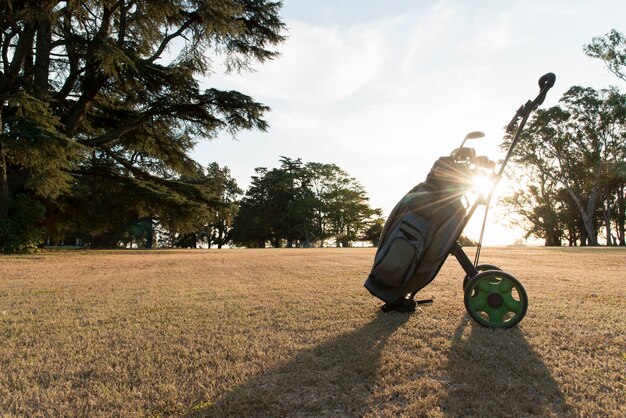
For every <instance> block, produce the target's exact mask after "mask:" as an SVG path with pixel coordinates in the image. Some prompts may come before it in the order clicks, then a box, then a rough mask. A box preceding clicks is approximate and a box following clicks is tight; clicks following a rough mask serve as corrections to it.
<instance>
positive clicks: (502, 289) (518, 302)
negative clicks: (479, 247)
mask: <svg viewBox="0 0 626 418" xmlns="http://www.w3.org/2000/svg"><path fill="white" fill-rule="evenodd" d="M464 302H465V309H467V313H469V315H470V316H471V317H472V319H473V320H475V321H476V322H478V323H479V324H480V325H482V326H485V327H488V328H511V327H514V326H515V325H517V324H519V322H520V321H521V320H522V318H524V315H526V310H527V309H528V296H526V291H525V290H524V286H522V284H521V283H520V282H519V280H517V279H516V278H515V277H513V276H512V275H510V274H508V273H505V272H503V271H499V270H487V271H483V272H481V273H478V274H477V275H476V276H474V277H473V278H472V279H471V280H470V281H469V282H468V283H467V287H466V288H465V293H464Z"/></svg>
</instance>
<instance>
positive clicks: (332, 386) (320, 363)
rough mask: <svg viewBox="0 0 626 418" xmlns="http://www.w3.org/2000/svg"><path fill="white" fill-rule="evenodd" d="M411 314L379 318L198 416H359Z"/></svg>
mask: <svg viewBox="0 0 626 418" xmlns="http://www.w3.org/2000/svg"><path fill="white" fill-rule="evenodd" d="M409 317H410V315H408V314H400V315H385V314H383V313H380V314H378V315H377V316H376V317H375V318H374V319H373V320H372V321H371V322H369V323H368V324H366V325H365V326H363V327H362V328H359V329H357V330H355V331H353V332H350V333H347V334H344V335H342V336H340V337H338V338H336V339H334V340H332V341H329V342H327V343H325V344H322V345H320V346H317V347H315V348H313V349H311V350H308V351H305V352H302V353H300V354H298V355H297V356H296V357H294V358H293V359H292V360H291V361H289V362H288V363H286V364H284V365H282V366H280V367H278V368H276V369H273V370H270V371H268V372H267V373H265V374H263V375H261V376H259V377H256V378H255V379H253V380H252V381H249V382H247V383H246V384H244V385H242V386H240V387H238V388H236V389H235V390H234V391H232V392H230V393H228V394H226V395H224V396H223V397H222V398H220V399H218V400H217V401H216V402H215V403H214V404H212V405H211V406H210V407H209V408H208V409H205V410H203V411H199V412H198V413H196V414H194V415H195V416H246V417H250V416H360V415H363V412H364V411H366V410H367V409H368V400H369V399H370V395H371V393H372V389H373V387H374V384H375V382H376V375H377V372H378V369H379V366H380V357H381V352H382V350H383V349H384V347H385V344H386V342H387V340H388V339H389V337H390V336H391V334H393V332H394V331H395V330H396V329H398V328H399V327H400V326H401V325H402V324H404V323H405V322H406V321H407V320H408V319H409Z"/></svg>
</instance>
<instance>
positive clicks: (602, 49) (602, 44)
mask: <svg viewBox="0 0 626 418" xmlns="http://www.w3.org/2000/svg"><path fill="white" fill-rule="evenodd" d="M584 51H585V54H587V55H588V56H590V57H592V58H599V59H601V60H602V61H604V64H605V65H606V67H607V68H608V69H609V71H611V72H612V73H613V74H615V75H616V76H617V77H618V78H620V79H621V80H622V81H626V36H624V35H623V34H622V33H620V32H618V31H617V30H615V29H612V30H611V31H610V32H609V33H607V34H606V35H604V36H597V37H594V38H593V39H592V40H591V43H590V44H589V45H585V47H584Z"/></svg>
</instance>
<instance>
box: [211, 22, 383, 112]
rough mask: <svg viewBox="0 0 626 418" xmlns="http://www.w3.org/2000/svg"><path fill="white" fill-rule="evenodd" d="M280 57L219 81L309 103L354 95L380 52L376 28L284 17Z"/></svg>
mask: <svg viewBox="0 0 626 418" xmlns="http://www.w3.org/2000/svg"><path fill="white" fill-rule="evenodd" d="M287 26H288V28H289V33H288V39H287V41H286V42H285V43H284V44H283V45H282V46H280V47H279V52H280V53H281V56H280V57H279V58H278V59H276V60H274V61H271V62H269V63H267V64H265V65H263V66H262V67H261V68H259V70H258V71H256V72H253V73H245V74H242V75H241V76H229V77H226V78H224V79H222V80H219V79H218V81H219V82H220V84H225V85H229V86H230V87H231V88H236V89H240V90H242V91H253V92H254V94H255V96H259V97H262V98H263V99H264V100H266V101H267V100H268V99H272V100H276V99H277V100H285V101H289V102H290V103H293V104H298V105H306V106H309V107H322V106H328V105H332V104H333V103H336V102H338V101H340V100H343V99H345V98H346V97H348V96H350V95H351V94H353V93H354V92H355V91H357V90H358V89H359V88H361V87H362V86H363V85H365V84H366V83H367V82H368V81H369V80H370V79H371V78H372V77H373V76H374V75H375V74H376V72H377V71H378V69H379V66H380V64H381V61H382V59H383V57H384V54H385V47H384V39H383V38H382V33H381V31H380V30H378V29H377V28H369V27H360V28H355V27H352V28H346V29H340V28H338V27H324V26H319V25H314V24H309V23H303V22H298V21H291V22H287Z"/></svg>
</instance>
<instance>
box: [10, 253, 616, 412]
mask: <svg viewBox="0 0 626 418" xmlns="http://www.w3.org/2000/svg"><path fill="white" fill-rule="evenodd" d="M469 252H470V253H471V252H472V251H471V249H470V251H469ZM373 254H374V253H373V250H372V249H306V250H305V249H302V250H297V249H292V250H271V249H266V250H221V251H217V250H212V251H203V250H194V251H119V252H114V251H109V252H105V251H102V252H100V251H72V252H44V253H41V254H37V255H33V256H4V257H0V416H36V415H40V416H77V415H78V416H120V415H121V416H172V415H174V416H435V417H437V416H459V415H465V416H528V415H541V416H551V415H552V416H615V417H618V416H626V406H625V402H624V401H625V400H626V386H625V385H626V379H625V376H624V374H625V370H626V320H625V318H624V317H625V314H626V305H625V304H624V301H625V300H626V281H625V280H626V277H625V276H626V275H625V272H626V251H624V250H611V251H598V250H596V249H565V250H551V249H544V248H487V249H484V250H483V256H482V260H483V261H484V262H488V263H493V264H497V265H500V266H501V267H502V268H503V269H504V270H505V271H508V272H510V273H512V274H514V275H515V276H516V277H517V278H519V279H520V280H521V281H522V283H523V284H524V286H525V287H526V290H527V292H528V295H529V299H530V307H529V310H528V314H527V316H526V318H525V319H524V320H523V321H522V323H521V324H520V325H519V326H518V327H516V328H514V329H511V330H506V331H493V330H488V329H484V328H481V327H479V326H477V325H476V324H474V323H472V322H471V321H470V320H468V318H467V316H466V314H465V310H464V307H463V299H462V292H461V277H462V275H463V274H462V271H461V269H460V267H458V265H457V264H456V262H455V261H454V260H453V259H450V260H448V262H447V263H446V264H445V265H444V268H443V269H442V271H441V272H440V274H439V276H438V277H437V278H436V280H435V281H434V282H433V283H431V284H430V285H429V286H428V287H426V288H425V289H424V290H423V291H422V297H434V298H435V302H434V303H433V304H432V305H424V306H423V307H420V308H419V310H418V312H416V313H414V314H413V315H409V314H398V313H391V314H382V313H381V312H380V311H379V310H378V307H379V306H380V304H381V303H380V302H379V301H378V300H377V299H375V298H373V297H372V296H370V295H369V294H368V293H367V291H366V290H365V289H364V288H363V286H362V284H363V281H364V279H365V277H366V275H367V273H368V271H369V268H370V266H371V262H372V259H373Z"/></svg>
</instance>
